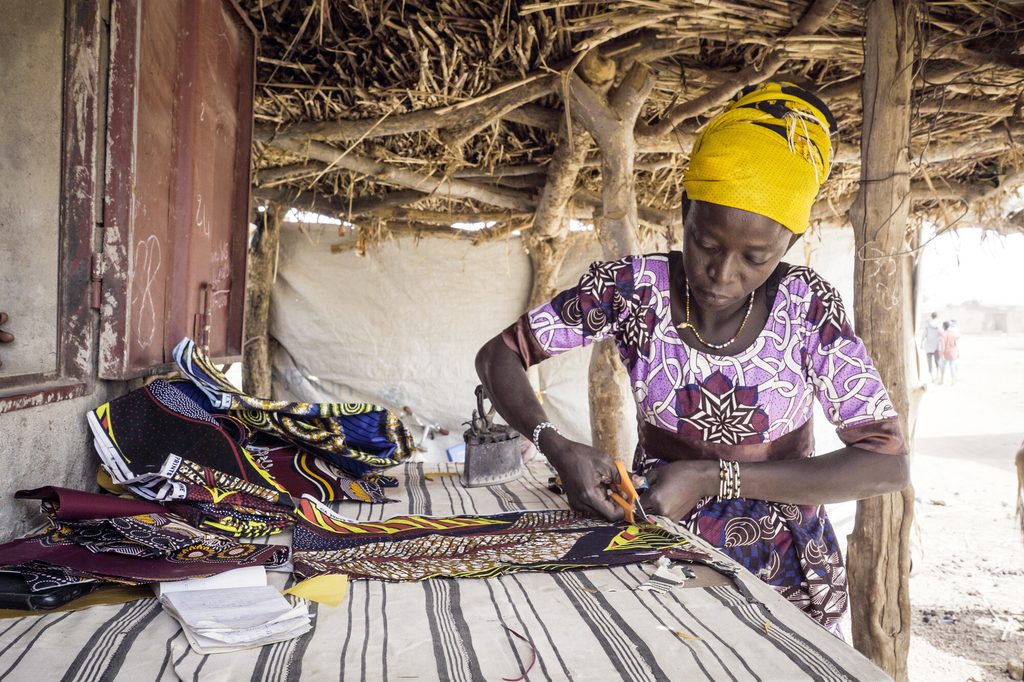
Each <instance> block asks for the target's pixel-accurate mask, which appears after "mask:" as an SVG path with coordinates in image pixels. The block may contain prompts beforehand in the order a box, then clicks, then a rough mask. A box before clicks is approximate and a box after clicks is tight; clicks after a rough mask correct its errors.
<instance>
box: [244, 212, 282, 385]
mask: <svg viewBox="0 0 1024 682" xmlns="http://www.w3.org/2000/svg"><path fill="white" fill-rule="evenodd" d="M259 216H260V217H259V221H258V224H259V225H260V230H259V232H258V233H257V239H256V243H255V244H254V245H253V247H252V249H250V251H249V272H248V275H247V276H246V286H245V293H246V300H245V336H246V341H245V346H244V349H243V356H242V389H243V390H244V391H245V392H246V393H248V394H249V395H251V396H256V397H259V398H270V397H271V395H270V394H271V384H270V376H271V363H270V334H269V330H268V327H269V322H270V287H271V285H272V284H273V283H274V276H275V274H276V270H277V248H278V244H279V243H280V238H281V220H282V217H283V215H282V211H281V209H279V208H277V207H275V206H273V205H271V206H268V207H267V210H266V211H264V212H263V213H261V214H259Z"/></svg>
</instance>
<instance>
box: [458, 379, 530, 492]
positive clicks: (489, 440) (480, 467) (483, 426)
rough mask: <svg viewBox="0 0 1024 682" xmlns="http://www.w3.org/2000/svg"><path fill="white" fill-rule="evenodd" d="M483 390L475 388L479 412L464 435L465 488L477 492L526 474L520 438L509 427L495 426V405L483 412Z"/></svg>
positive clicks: (463, 471)
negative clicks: (479, 488) (483, 487)
mask: <svg viewBox="0 0 1024 682" xmlns="http://www.w3.org/2000/svg"><path fill="white" fill-rule="evenodd" d="M485 397H487V396H486V394H485V392H484V387H483V386H477V387H476V409H475V410H473V418H472V420H470V422H469V428H468V429H466V432H465V433H464V434H463V438H464V439H465V441H466V463H465V464H464V465H463V469H462V485H464V486H466V487H467V488H475V487H477V486H484V485H501V484H502V483H508V482H509V481H514V480H515V479H517V478H519V476H520V475H521V474H522V473H523V455H522V451H521V450H520V447H519V437H520V436H519V434H518V433H517V432H516V431H515V430H514V429H512V428H511V427H509V426H503V425H501V424H495V423H494V421H493V418H494V405H493V403H492V404H491V409H490V410H489V411H487V412H484V398H485Z"/></svg>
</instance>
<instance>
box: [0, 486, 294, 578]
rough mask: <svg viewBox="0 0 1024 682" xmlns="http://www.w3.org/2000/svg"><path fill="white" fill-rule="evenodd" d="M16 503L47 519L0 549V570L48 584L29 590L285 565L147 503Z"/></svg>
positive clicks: (59, 491)
mask: <svg viewBox="0 0 1024 682" xmlns="http://www.w3.org/2000/svg"><path fill="white" fill-rule="evenodd" d="M15 496H16V497H18V498H21V499H40V500H42V505H41V510H42V511H43V512H44V513H45V514H46V515H47V516H49V518H50V526H49V527H48V528H46V529H45V530H43V531H42V532H40V533H38V534H36V535H30V536H28V537H25V538H21V539H19V540H14V541H13V542H8V543H6V544H4V545H0V566H4V567H6V568H7V569H9V570H17V571H19V572H24V573H25V574H28V575H35V574H40V573H43V574H45V575H44V577H45V578H49V579H50V582H49V583H45V582H43V580H42V578H40V579H39V580H36V579H35V578H33V582H32V583H30V587H34V588H35V589H47V588H49V587H56V586H59V585H61V584H70V583H69V581H71V580H72V579H74V580H75V581H78V579H82V578H85V579H94V580H100V581H108V582H120V583H127V584H140V583H150V582H158V581H164V580H180V579H184V578H196V577H205V576H210V575H214V574H217V573H222V572H224V571H227V570H230V569H232V568H239V567H242V566H252V565H263V566H267V567H276V566H281V565H283V564H285V563H286V562H287V561H288V556H289V551H288V548H287V547H283V546H279V545H271V546H260V545H244V544H239V543H237V542H235V541H233V540H230V539H228V538H225V537H222V536H220V535H214V534H211V533H206V532H203V531H201V530H197V529H196V528H193V527H192V526H189V525H188V524H186V523H184V522H183V521H182V520H181V519H180V518H178V517H177V516H174V515H172V514H168V513H167V510H166V509H164V508H163V507H162V506H160V505H158V504H155V503H152V502H146V501H142V500H126V499H122V498H118V497H113V496H110V495H97V494H94V493H86V492H81V491H78V490H68V489H65V488H55V487H45V488H38V489H36V490H22V491H19V492H18V493H16V495H15ZM41 566H42V567H53V569H50V570H41ZM22 569H23V571H22Z"/></svg>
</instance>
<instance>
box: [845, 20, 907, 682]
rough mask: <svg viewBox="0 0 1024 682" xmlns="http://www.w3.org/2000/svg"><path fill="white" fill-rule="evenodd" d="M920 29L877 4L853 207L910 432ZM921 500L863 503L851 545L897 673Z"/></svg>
mask: <svg viewBox="0 0 1024 682" xmlns="http://www.w3.org/2000/svg"><path fill="white" fill-rule="evenodd" d="M914 36H915V3H914V0H871V1H870V2H869V3H868V9H867V39H866V42H865V47H864V72H865V73H864V82H863V90H862V93H863V94H862V96H863V103H864V127H863V134H862V142H861V155H862V162H861V177H860V191H859V193H858V195H857V198H856V199H855V200H854V203H853V206H852V208H851V210H850V218H851V222H852V223H853V227H854V235H855V240H856V246H857V251H856V253H857V260H856V264H855V271H854V287H855V296H854V311H855V319H856V326H857V332H858V334H859V335H860V336H861V338H863V339H864V343H865V344H866V346H867V349H868V352H869V353H870V354H871V356H872V358H873V359H874V361H875V366H876V367H877V368H878V371H879V373H880V374H881V376H882V380H883V381H884V382H885V385H886V387H887V388H888V389H889V395H890V397H891V398H892V401H893V405H894V406H895V408H896V411H897V412H898V413H899V415H900V420H901V422H902V425H903V428H904V433H907V434H908V436H909V430H908V428H907V427H908V423H909V422H910V421H911V419H910V414H909V412H910V407H911V406H910V400H909V392H908V383H909V381H908V379H909V377H908V374H909V373H911V372H912V371H913V368H910V367H908V366H907V362H906V358H907V355H908V354H907V349H908V346H911V347H912V344H913V335H912V331H911V330H912V328H913V327H912V320H911V319H910V310H911V301H912V298H913V297H912V291H911V287H912V284H911V277H910V274H911V269H910V268H911V263H910V258H909V255H907V252H908V248H907V239H906V235H907V215H908V211H909V208H910V199H909V196H908V195H909V193H910V114H911V104H910V97H911V87H912V77H913V73H914V65H913V45H914ZM913 502H914V493H913V489H912V488H911V487H908V488H907V489H906V490H903V491H901V492H897V493H892V494H889V495H882V496H878V497H874V498H871V499H867V500H861V501H860V502H859V503H858V505H857V520H856V526H855V528H854V531H853V534H851V535H850V537H849V544H848V549H847V554H848V559H847V572H848V576H849V581H850V602H851V608H852V617H853V643H854V646H856V647H857V649H858V650H860V651H861V652H862V653H863V654H865V655H866V656H868V657H869V658H871V660H873V661H874V662H875V663H876V664H878V665H879V666H880V667H881V668H883V669H884V670H885V671H886V672H888V673H889V674H890V675H892V677H893V678H895V679H896V680H906V679H907V651H908V649H909V646H910V598H909V594H908V584H907V583H908V576H909V573H910V551H909V535H910V525H911V521H912V518H913Z"/></svg>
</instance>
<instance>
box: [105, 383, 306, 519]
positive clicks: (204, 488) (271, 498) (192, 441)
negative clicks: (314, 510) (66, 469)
mask: <svg viewBox="0 0 1024 682" xmlns="http://www.w3.org/2000/svg"><path fill="white" fill-rule="evenodd" d="M180 386H190V384H182V383H180V382H179V383H169V382H166V381H163V380H157V381H154V382H152V383H151V384H149V385H148V386H145V387H143V388H140V389H138V390H136V391H132V392H131V393H129V394H127V395H125V396H122V397H120V398H117V399H116V400H113V401H111V402H109V403H105V404H104V405H101V406H100V407H98V408H97V409H96V410H93V411H92V412H89V413H88V414H87V419H88V422H89V426H90V428H91V429H92V432H93V436H94V444H95V447H96V451H97V452H98V453H99V455H100V461H101V464H102V466H103V468H104V469H105V470H106V471H107V473H108V474H109V475H110V478H111V480H112V481H113V482H114V483H115V484H116V485H119V486H122V487H124V488H126V489H127V490H130V491H131V492H133V493H135V494H136V495H138V496H139V497H142V498H144V499H150V500H161V501H168V502H170V501H177V502H178V503H177V504H175V505H174V511H175V512H176V513H178V514H180V515H182V516H183V517H185V518H187V519H188V520H189V522H190V523H192V524H193V525H195V526H198V527H202V528H205V529H207V530H212V531H215V532H218V533H228V534H230V535H234V536H237V537H259V536H262V535H268V534H271V533H278V532H280V531H281V530H282V529H283V528H286V527H288V526H290V525H291V523H292V516H291V510H292V508H293V506H294V503H293V501H292V498H291V496H290V495H288V493H287V492H286V491H285V490H284V488H282V487H281V486H280V485H279V484H278V483H277V482H276V481H275V480H274V478H273V477H272V476H271V475H270V474H269V473H267V471H266V470H265V469H263V468H262V467H261V466H260V465H259V464H258V463H257V462H256V461H255V460H254V459H253V457H252V454H251V453H250V452H249V451H248V450H247V449H246V448H245V447H243V446H242V445H240V444H239V443H240V442H244V440H245V435H246V434H244V433H242V434H237V436H236V437H233V436H232V435H231V434H229V433H228V432H227V431H226V430H225V429H224V427H223V426H222V425H221V423H220V421H218V419H217V418H215V416H214V415H211V414H210V413H209V412H207V411H206V410H205V409H204V408H203V406H200V405H199V404H198V403H197V402H195V400H193V399H192V398H191V397H190V396H189V395H187V394H186V393H185V392H184V391H182V390H181V389H180ZM229 421H230V420H229ZM230 425H231V424H230V423H229V426H230ZM190 505H191V506H190Z"/></svg>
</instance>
